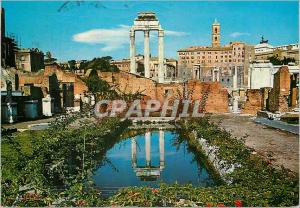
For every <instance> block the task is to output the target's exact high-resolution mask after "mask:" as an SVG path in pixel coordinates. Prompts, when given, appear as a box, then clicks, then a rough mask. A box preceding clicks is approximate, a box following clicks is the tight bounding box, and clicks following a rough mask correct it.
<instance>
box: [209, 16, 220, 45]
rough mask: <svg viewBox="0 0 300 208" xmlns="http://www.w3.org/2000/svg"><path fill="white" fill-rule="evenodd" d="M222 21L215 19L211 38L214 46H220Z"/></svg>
mask: <svg viewBox="0 0 300 208" xmlns="http://www.w3.org/2000/svg"><path fill="white" fill-rule="evenodd" d="M220 29H221V28H220V23H218V21H217V19H215V22H214V23H213V24H212V33H211V38H212V41H211V43H212V47H220V46H221V44H220V38H221V35H220Z"/></svg>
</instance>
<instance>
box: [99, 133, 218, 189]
mask: <svg viewBox="0 0 300 208" xmlns="http://www.w3.org/2000/svg"><path fill="white" fill-rule="evenodd" d="M106 158H107V160H109V163H106V164H104V165H103V166H101V167H99V168H98V169H97V170H96V171H95V172H94V176H93V177H94V181H95V184H96V185H97V186H98V187H99V188H100V189H101V190H102V191H103V190H104V189H105V190H106V189H108V190H117V189H118V188H121V187H128V186H144V185H147V186H151V187H158V186H159V183H160V182H164V183H168V184H172V183H175V182H177V183H179V184H186V183H191V184H193V185H195V186H202V187H206V186H214V185H215V182H214V180H213V178H212V177H211V174H210V172H209V171H208V170H207V168H206V167H205V165H203V163H201V162H199V156H196V155H194V154H193V153H192V151H190V149H189V147H188V145H187V143H186V140H184V139H179V138H178V134H177V133H175V132H172V131H168V130H162V129H160V130H149V131H146V133H143V134H141V135H137V136H135V137H131V138H127V139H124V140H122V141H120V142H119V143H117V144H115V145H114V146H113V148H111V149H110V150H109V151H108V152H107V154H106Z"/></svg>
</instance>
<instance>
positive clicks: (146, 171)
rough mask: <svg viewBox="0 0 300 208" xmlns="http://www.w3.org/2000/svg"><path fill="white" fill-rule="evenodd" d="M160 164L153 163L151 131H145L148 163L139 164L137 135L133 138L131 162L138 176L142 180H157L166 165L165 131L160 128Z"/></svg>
mask: <svg viewBox="0 0 300 208" xmlns="http://www.w3.org/2000/svg"><path fill="white" fill-rule="evenodd" d="M158 142H159V165H158V166H153V165H151V132H150V131H149V130H147V132H146V133H145V154H146V165H144V166H141V165H139V166H138V165H137V157H136V137H133V138H132V139H131V164H132V168H133V170H134V172H135V174H136V176H137V177H139V178H140V179H141V180H142V181H155V180H157V179H158V178H159V177H160V173H161V171H162V170H163V169H164V167H165V159H164V152H165V150H164V142H165V141H164V131H163V130H161V129H160V130H159V141H158Z"/></svg>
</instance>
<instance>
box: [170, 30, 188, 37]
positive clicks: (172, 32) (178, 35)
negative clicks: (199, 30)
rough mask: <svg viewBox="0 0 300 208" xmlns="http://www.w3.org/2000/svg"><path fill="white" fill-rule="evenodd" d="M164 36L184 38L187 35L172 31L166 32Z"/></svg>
mask: <svg viewBox="0 0 300 208" xmlns="http://www.w3.org/2000/svg"><path fill="white" fill-rule="evenodd" d="M165 35H169V36H177V37H180V36H186V35H188V33H186V32H177V31H172V30H166V31H165Z"/></svg>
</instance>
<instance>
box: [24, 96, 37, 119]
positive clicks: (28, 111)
mask: <svg viewBox="0 0 300 208" xmlns="http://www.w3.org/2000/svg"><path fill="white" fill-rule="evenodd" d="M24 103H25V109H24V115H25V118H26V119H30V120H32V119H37V118H38V117H39V113H38V112H39V111H38V101H37V100H28V101H25V102H24Z"/></svg>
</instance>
